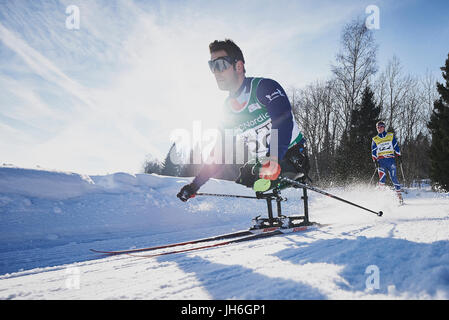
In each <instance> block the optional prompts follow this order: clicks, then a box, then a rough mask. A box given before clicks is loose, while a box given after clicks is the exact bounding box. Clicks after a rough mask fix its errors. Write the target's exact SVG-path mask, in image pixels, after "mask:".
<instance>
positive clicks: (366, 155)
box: [349, 86, 380, 179]
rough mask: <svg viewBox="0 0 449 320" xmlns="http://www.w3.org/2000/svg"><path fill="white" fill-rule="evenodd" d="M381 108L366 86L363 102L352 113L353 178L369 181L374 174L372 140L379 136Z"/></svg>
mask: <svg viewBox="0 0 449 320" xmlns="http://www.w3.org/2000/svg"><path fill="white" fill-rule="evenodd" d="M379 114H380V107H378V106H376V103H375V102H374V93H373V92H372V91H371V88H370V87H369V86H366V87H365V89H364V91H363V95H362V101H361V103H360V104H359V105H357V107H356V108H355V110H354V111H353V112H352V117H351V129H350V131H349V143H350V145H351V148H352V153H351V159H352V161H351V169H352V171H353V176H354V177H355V178H359V179H367V178H369V177H370V176H371V175H372V173H373V164H372V159H371V140H372V138H373V137H374V136H375V135H376V134H377V131H376V122H377V121H379Z"/></svg>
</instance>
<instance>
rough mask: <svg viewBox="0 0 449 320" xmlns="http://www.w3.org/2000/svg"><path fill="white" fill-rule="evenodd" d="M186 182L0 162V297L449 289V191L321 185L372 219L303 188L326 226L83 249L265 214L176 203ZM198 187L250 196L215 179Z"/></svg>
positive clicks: (257, 208) (231, 226)
mask: <svg viewBox="0 0 449 320" xmlns="http://www.w3.org/2000/svg"><path fill="white" fill-rule="evenodd" d="M60 180H63V182H64V184H63V186H64V188H63V189H61V190H58V187H57V186H58V185H59V184H58V181H60ZM189 180H190V179H180V178H170V177H162V176H156V175H135V176H134V175H127V174H115V175H109V176H103V177H84V176H79V175H76V174H68V173H58V172H56V173H55V172H48V171H44V170H26V169H20V168H5V167H3V168H2V167H0V228H1V235H0V261H1V262H0V274H1V275H0V299H448V298H449V197H448V196H447V195H445V194H436V193H433V192H430V191H425V190H410V192H409V194H408V195H405V202H406V205H404V206H402V207H399V206H397V205H396V202H395V196H394V194H393V193H392V192H389V191H380V190H376V189H374V188H370V187H364V186H355V187H353V188H347V189H346V190H343V189H338V188H333V189H330V190H328V191H329V192H331V193H333V194H335V195H337V196H340V197H342V198H345V199H348V200H350V201H354V202H357V203H360V204H361V205H364V206H367V207H369V208H373V209H374V210H382V211H383V212H384V216H383V217H377V216H375V215H371V214H365V213H364V212H363V211H361V210H360V209H357V208H354V207H351V206H348V205H347V204H344V203H340V202H338V201H336V200H333V199H330V198H327V197H324V196H321V195H319V194H313V193H312V192H309V196H310V218H311V220H312V221H317V222H320V223H323V224H329V225H327V226H324V227H322V228H320V229H318V230H310V231H306V232H303V233H297V234H288V235H282V236H278V237H273V238H267V239H259V240H256V241H251V242H244V243H234V244H230V245H228V246H225V247H217V248H210V249H205V250H200V251H193V252H187V253H181V254H175V255H170V256H160V257H156V258H139V257H131V256H112V257H104V256H99V255H97V254H94V253H92V252H90V251H89V250H88V249H89V248H92V247H95V248H98V249H111V248H114V249H129V248H132V247H142V246H149V245H160V244H166V243H169V242H177V241H185V240H192V239H196V238H202V237H207V236H212V235H217V234H221V233H227V232H231V231H236V230H240V229H243V228H245V227H248V226H249V223H250V220H251V218H252V217H254V216H255V215H258V214H261V213H264V212H265V203H264V201H258V200H250V199H223V198H220V199H219V198H210V197H207V198H206V197H203V198H200V197H198V198H195V199H192V200H190V201H189V202H188V203H187V204H185V203H181V202H180V201H179V200H178V199H176V197H175V194H176V192H177V191H178V190H179V187H180V186H182V185H183V184H184V183H185V182H186V181H189ZM2 181H3V182H2ZM4 181H8V183H4ZM24 181H27V186H26V187H22V184H23V183H24ZM202 191H203V190H202ZM204 191H205V192H217V193H233V194H236V193H239V194H247V195H251V192H250V190H248V189H246V188H244V187H241V188H240V186H238V185H235V184H234V183H232V182H226V181H219V180H211V181H210V182H208V183H207V184H206V186H205V188H204ZM283 195H285V196H287V198H288V199H289V200H288V201H287V202H286V203H285V204H284V206H283V211H284V212H285V213H288V214H298V213H301V210H300V208H301V206H300V205H298V201H299V197H300V194H299V193H298V191H297V190H293V189H292V190H286V191H285V193H283ZM298 208H299V210H298Z"/></svg>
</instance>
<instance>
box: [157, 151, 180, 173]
mask: <svg viewBox="0 0 449 320" xmlns="http://www.w3.org/2000/svg"><path fill="white" fill-rule="evenodd" d="M172 159H174V160H175V161H174V162H173V161H172ZM179 161H180V158H179V154H178V153H177V150H176V144H175V143H173V144H172V145H171V147H170V150H169V151H168V153H167V156H166V157H165V160H164V163H163V166H162V170H161V174H162V175H164V176H174V177H179V176H180V173H181V171H182V166H181V164H180V163H179Z"/></svg>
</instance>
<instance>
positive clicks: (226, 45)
mask: <svg viewBox="0 0 449 320" xmlns="http://www.w3.org/2000/svg"><path fill="white" fill-rule="evenodd" d="M209 50H210V53H212V52H216V51H220V50H224V51H225V52H226V54H227V55H228V56H229V57H231V58H233V59H235V61H239V60H241V61H242V62H243V63H245V58H243V53H242V50H240V48H239V47H238V46H237V45H236V44H235V43H234V41H232V40H231V39H225V40H224V41H218V40H215V41H214V42H212V43H211V44H209Z"/></svg>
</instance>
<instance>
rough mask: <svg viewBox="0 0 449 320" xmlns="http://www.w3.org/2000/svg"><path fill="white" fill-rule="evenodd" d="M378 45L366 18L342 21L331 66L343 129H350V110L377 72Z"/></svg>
mask: <svg viewBox="0 0 449 320" xmlns="http://www.w3.org/2000/svg"><path fill="white" fill-rule="evenodd" d="M376 52H377V45H376V43H375V41H374V36H373V32H372V31H371V30H369V29H368V28H367V27H366V25H365V21H363V20H354V21H352V22H351V23H349V24H347V25H345V27H344V28H343V32H342V37H341V51H340V53H338V54H337V56H336V61H337V64H336V65H333V66H332V72H333V74H334V76H335V79H336V83H335V85H336V86H338V92H339V93H340V95H339V99H338V100H339V101H340V108H341V118H342V120H343V124H344V127H343V130H344V131H346V132H348V131H349V127H348V126H349V123H350V118H351V114H352V111H353V110H354V108H355V106H356V104H357V103H358V102H359V99H360V96H361V94H362V91H363V88H364V87H365V86H366V85H367V84H368V82H369V80H370V77H371V76H372V75H374V74H375V73H376V72H377V66H376Z"/></svg>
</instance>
